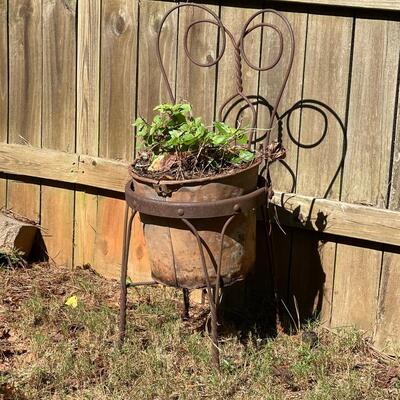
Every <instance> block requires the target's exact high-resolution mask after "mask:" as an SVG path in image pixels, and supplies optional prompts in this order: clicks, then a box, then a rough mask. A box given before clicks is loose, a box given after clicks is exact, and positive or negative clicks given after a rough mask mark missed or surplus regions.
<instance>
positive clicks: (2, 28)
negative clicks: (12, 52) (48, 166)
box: [0, 0, 8, 208]
mask: <svg viewBox="0 0 400 400" xmlns="http://www.w3.org/2000/svg"><path fill="white" fill-rule="evenodd" d="M7 42H8V34H7V0H1V1H0V143H6V142H7V135H8V45H7ZM6 203H7V181H6V179H3V178H0V208H1V207H5V205H6Z"/></svg>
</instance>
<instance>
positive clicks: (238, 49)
mask: <svg viewBox="0 0 400 400" xmlns="http://www.w3.org/2000/svg"><path fill="white" fill-rule="evenodd" d="M183 7H193V8H197V9H201V10H203V11H205V12H206V13H208V14H209V15H210V16H211V17H212V18H211V19H199V20H196V21H193V22H191V23H190V24H189V25H188V27H187V28H186V30H185V32H184V37H183V46H184V50H185V54H186V56H187V58H188V59H189V60H190V61H191V62H192V63H193V64H195V65H197V66H199V67H205V68H210V67H213V66H215V65H217V64H218V62H219V61H220V60H221V59H222V57H223V55H224V53H225V50H226V46H227V36H228V39H230V42H231V44H232V46H233V49H234V76H235V83H236V91H235V93H234V94H233V95H231V96H230V97H228V98H227V99H226V100H225V101H223V102H222V104H221V105H220V106H219V108H218V114H217V115H218V119H219V120H222V119H223V118H222V115H223V111H224V109H226V107H227V106H228V104H229V103H231V102H232V101H233V100H239V101H244V102H245V103H246V104H247V106H248V107H249V109H250V110H251V114H252V119H251V126H250V134H249V147H250V146H251V143H252V141H253V135H254V130H255V128H256V124H257V110H256V107H255V106H254V104H253V103H252V101H251V100H250V97H249V95H246V94H245V91H244V88H243V71H242V65H243V62H245V63H246V64H247V65H248V66H249V67H250V68H251V69H253V70H255V71H258V72H262V71H269V70H271V69H273V68H275V67H276V66H277V65H278V64H279V62H280V61H281V60H282V55H283V50H284V48H285V47H286V46H285V45H284V35H283V33H282V31H281V29H280V28H279V27H278V26H276V25H274V24H271V23H267V22H261V23H257V24H255V25H253V26H250V25H251V23H252V22H253V21H254V20H255V19H256V18H257V17H258V16H264V15H265V14H273V15H275V16H277V17H278V18H280V19H281V20H282V21H283V23H284V25H285V26H286V28H287V31H288V33H289V44H288V46H287V47H288V49H289V50H288V51H289V58H288V62H287V68H286V70H285V72H284V74H283V80H282V85H281V86H280V88H279V90H278V94H277V97H276V100H275V102H274V103H273V104H272V111H271V113H270V120H269V124H268V127H267V128H266V135H265V138H264V140H263V149H264V151H265V150H266V149H267V148H268V145H269V142H270V131H271V128H272V126H273V123H274V119H275V118H276V116H277V109H278V106H279V103H280V101H281V98H282V95H283V91H284V89H285V86H286V84H287V81H288V79H289V74H290V70H291V68H292V65H293V59H294V34H293V29H292V27H291V25H290V23H289V21H288V20H287V18H286V17H285V16H284V15H282V14H281V13H279V12H278V11H275V10H273V9H263V10H260V11H257V12H256V13H254V14H253V15H252V16H251V17H250V18H249V19H248V20H247V21H246V22H245V24H244V26H243V28H242V31H241V34H240V36H239V38H238V40H236V39H235V37H234V35H233V34H232V32H230V31H229V30H228V29H227V28H226V26H225V25H224V24H223V23H222V21H221V19H220V18H219V17H218V15H217V14H216V13H215V12H214V11H212V10H211V9H209V8H208V7H206V6H203V5H201V4H194V3H185V4H179V5H177V6H175V7H173V8H171V9H170V10H169V11H168V12H167V13H166V14H165V16H164V18H163V19H162V20H161V23H160V26H159V30H158V35H157V46H156V52H157V59H158V62H159V65H160V68H161V73H162V76H163V79H164V82H165V84H166V86H167V90H168V94H169V97H170V99H171V102H172V103H176V98H175V96H174V94H173V91H172V88H171V84H170V82H169V80H168V76H167V73H166V70H165V67H164V64H163V61H162V56H161V50H160V48H161V46H160V40H161V35H162V29H163V26H164V23H165V21H166V20H167V18H168V17H169V16H170V15H171V13H173V12H174V11H176V10H178V9H180V8H183ZM205 23H209V24H212V25H214V26H216V27H217V28H218V34H219V35H220V46H219V52H218V54H217V57H216V58H215V60H213V61H211V62H206V63H201V62H199V61H197V60H195V59H194V58H193V57H192V55H191V54H190V49H189V46H188V42H189V40H188V37H189V32H190V30H191V29H192V28H193V27H194V26H196V25H198V24H205ZM258 28H261V29H263V28H269V29H272V30H273V31H274V32H275V33H277V35H278V38H279V47H278V53H277V55H276V58H275V59H274V60H272V62H270V64H269V65H267V66H261V65H260V66H257V65H254V64H253V63H252V62H251V61H250V60H249V58H248V56H247V55H246V52H245V46H244V43H245V38H246V37H247V36H248V35H249V34H250V33H251V32H253V31H254V30H256V29H258ZM266 163H268V159H266Z"/></svg>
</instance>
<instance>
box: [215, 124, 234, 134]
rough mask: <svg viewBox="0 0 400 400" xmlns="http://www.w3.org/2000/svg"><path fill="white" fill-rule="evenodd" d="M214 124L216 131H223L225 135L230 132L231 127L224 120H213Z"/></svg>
mask: <svg viewBox="0 0 400 400" xmlns="http://www.w3.org/2000/svg"><path fill="white" fill-rule="evenodd" d="M214 126H215V127H216V128H217V130H218V132H220V133H224V134H226V135H230V134H231V133H232V132H231V130H232V128H230V127H229V125H227V124H225V122H221V121H218V122H215V123H214Z"/></svg>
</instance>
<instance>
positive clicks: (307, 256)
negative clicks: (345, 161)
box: [288, 14, 353, 322]
mask: <svg viewBox="0 0 400 400" xmlns="http://www.w3.org/2000/svg"><path fill="white" fill-rule="evenodd" d="M352 26H353V19H352V18H351V17H336V16H335V17H333V16H328V15H315V14H310V15H309V18H308V30H307V45H306V50H305V52H306V55H307V57H306V60H305V70H304V82H303V99H302V105H301V107H300V112H301V128H300V135H299V142H300V144H299V149H298V168H297V174H296V180H297V184H296V192H297V193H300V194H302V195H308V196H318V197H328V198H332V199H338V198H339V195H340V185H339V184H340V178H341V172H342V170H341V169H340V170H339V169H338V168H340V166H341V162H342V157H343V153H344V151H345V138H344V136H345V133H344V128H343V126H344V120H345V116H346V104H347V88H348V73H349V67H350V57H351V54H350V46H349V43H351V38H352ZM327 46H329V47H330V49H331V50H330V51H329V52H327V51H326V48H327ZM288 126H289V129H291V128H290V126H291V124H289V125H288ZM322 164H323V165H324V168H320V166H321V165H322ZM310 182H312V184H310ZM321 217H322V216H321V215H320V214H318V217H316V218H317V219H315V220H314V221H315V222H316V224H317V225H318V224H319V223H321ZM322 223H323V221H322ZM293 244H294V245H293V250H292V254H293V256H292V264H291V276H290V293H291V296H292V297H293V296H296V299H297V303H298V306H299V308H300V310H301V311H302V312H304V314H301V316H302V317H303V318H304V319H308V318H310V317H312V316H313V315H315V314H320V317H321V319H322V320H324V321H328V322H329V320H330V317H331V316H330V314H331V312H330V307H329V305H330V304H331V297H332V293H331V288H332V287H333V279H334V266H335V251H336V244H335V243H334V242H330V241H324V242H323V241H322V240H321V238H317V237H315V236H310V235H307V234H305V233H303V232H301V231H298V232H295V233H294V237H293ZM306 277H307V278H306ZM313 296H314V299H312V297H313ZM291 305H292V306H294V304H291Z"/></svg>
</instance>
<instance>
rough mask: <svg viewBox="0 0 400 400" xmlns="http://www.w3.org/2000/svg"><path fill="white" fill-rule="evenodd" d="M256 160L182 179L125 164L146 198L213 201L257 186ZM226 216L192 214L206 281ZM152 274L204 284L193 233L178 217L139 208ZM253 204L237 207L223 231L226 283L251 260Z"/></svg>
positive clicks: (241, 274)
mask: <svg viewBox="0 0 400 400" xmlns="http://www.w3.org/2000/svg"><path fill="white" fill-rule="evenodd" d="M259 164H260V163H259V162H255V163H254V164H252V165H251V166H250V167H248V168H246V169H243V170H239V171H237V172H235V173H232V174H230V175H216V176H213V177H209V178H202V179H192V180H186V181H155V180H152V179H149V178H144V177H141V176H139V175H137V174H136V173H135V172H133V171H132V169H131V171H130V172H131V175H132V178H133V184H134V190H135V192H136V193H137V194H138V195H140V196H143V197H145V198H147V199H153V200H158V201H165V202H185V203H186V202H189V203H190V202H192V203H197V202H210V201H211V202H213V201H218V200H223V199H228V198H234V197H238V196H241V195H244V194H247V193H250V192H252V191H254V190H255V189H256V187H257V176H258V167H259ZM227 218H228V217H218V218H196V219H191V221H190V222H191V223H192V224H193V225H194V227H195V228H196V229H197V231H198V233H199V235H200V237H201V239H202V244H203V249H204V250H205V251H204V253H205V258H206V265H207V271H208V275H209V279H210V283H211V285H215V284H216V271H217V264H218V257H219V254H220V243H221V242H220V240H221V231H222V228H223V225H224V223H225V222H226V220H227ZM140 219H141V222H142V224H143V230H144V238H145V243H146V247H147V252H148V255H149V259H150V267H151V272H152V276H153V278H154V279H155V280H156V281H158V282H160V283H163V284H166V285H169V286H176V287H183V288H188V289H193V288H201V287H206V280H205V276H204V271H203V267H202V263H201V259H200V254H199V247H198V243H197V240H196V238H195V236H194V235H193V233H192V232H191V231H190V230H189V229H188V227H187V226H186V225H185V224H184V223H183V221H181V220H180V219H173V218H164V217H158V216H152V215H147V214H143V213H140ZM255 235H256V214H255V210H250V211H248V212H246V213H238V214H237V215H236V216H235V218H234V219H233V221H232V222H231V223H230V225H229V226H228V229H227V230H226V232H225V235H224V246H223V255H222V263H221V279H222V281H223V284H224V285H230V284H232V283H234V282H236V281H239V280H242V279H244V278H245V277H246V275H247V274H248V272H249V271H250V270H251V268H252V267H253V265H254V263H255Z"/></svg>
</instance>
